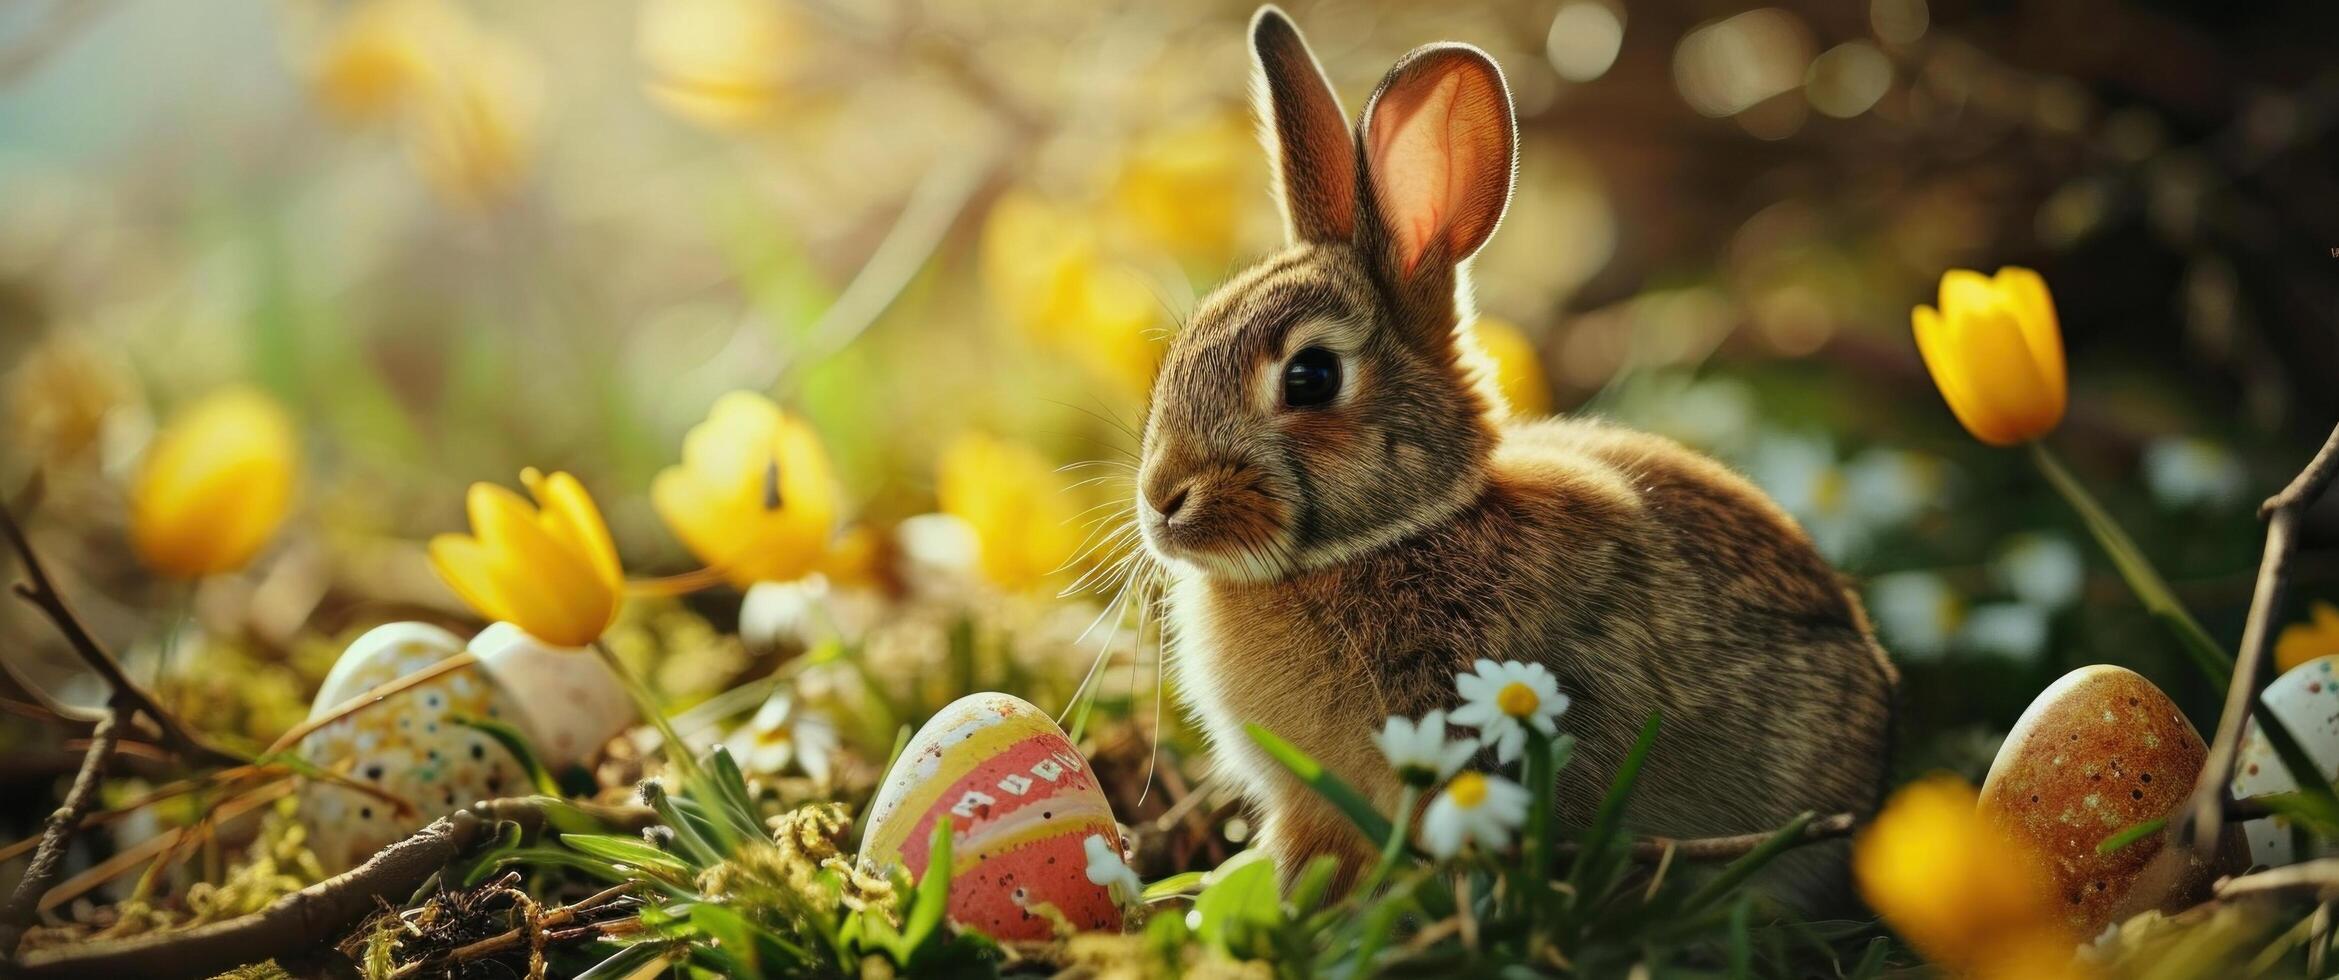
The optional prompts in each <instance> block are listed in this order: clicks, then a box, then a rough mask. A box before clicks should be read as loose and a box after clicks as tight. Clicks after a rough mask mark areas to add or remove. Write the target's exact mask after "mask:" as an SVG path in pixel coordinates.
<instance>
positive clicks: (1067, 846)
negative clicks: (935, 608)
mask: <svg viewBox="0 0 2339 980" xmlns="http://www.w3.org/2000/svg"><path fill="white" fill-rule="evenodd" d="M944 817H948V818H950V821H951V835H950V855H951V868H952V872H951V874H952V877H951V882H950V918H951V919H952V921H955V922H957V923H958V924H960V925H962V926H966V927H969V928H972V929H975V930H978V931H980V932H982V933H983V934H985V935H988V936H991V937H992V938H995V939H1047V938H1049V936H1050V934H1051V933H1052V931H1053V924H1052V923H1051V922H1050V920H1049V919H1048V918H1047V917H1046V916H1045V915H1044V914H1038V913H1035V912H1034V911H1033V909H1034V908H1035V907H1036V906H1038V905H1039V904H1041V903H1047V904H1050V905H1053V906H1055V909H1056V911H1057V912H1058V913H1060V914H1061V915H1062V916H1063V917H1064V918H1065V919H1066V920H1068V921H1070V922H1071V923H1072V924H1073V925H1074V926H1076V927H1078V928H1081V929H1114V928H1119V926H1120V924H1121V913H1120V910H1119V909H1118V907H1116V906H1115V905H1114V904H1113V899H1112V896H1111V894H1110V893H1108V892H1107V891H1106V890H1105V888H1104V886H1102V885H1098V884H1095V883H1094V882H1091V881H1090V880H1089V879H1088V856H1087V852H1086V849H1085V847H1086V841H1087V839H1088V838H1089V837H1091V836H1102V837H1103V838H1104V839H1105V841H1106V842H1107V843H1108V844H1109V845H1110V846H1111V848H1112V849H1113V851H1114V852H1115V853H1118V852H1119V851H1120V850H1121V847H1122V845H1121V834H1120V829H1119V828H1118V827H1117V826H1116V825H1115V824H1114V822H1113V811H1112V807H1111V806H1110V805H1109V804H1107V803H1106V802H1105V796H1104V791H1103V789H1102V788H1100V787H1099V786H1098V785H1097V781H1096V777H1095V774H1094V773H1092V772H1090V771H1089V768H1088V762H1087V760H1086V759H1084V758H1082V757H1081V755H1080V750H1079V749H1077V748H1075V747H1074V746H1073V745H1072V742H1071V740H1070V739H1067V738H1065V737H1064V732H1063V729H1060V728H1057V727H1056V723H1055V721H1054V720H1052V719H1050V718H1049V717H1048V716H1047V715H1046V714H1045V713H1042V712H1041V711H1040V709H1038V708H1035V707H1032V705H1031V703H1030V702H1027V701H1025V700H1023V699H1022V698H1018V697H1013V696H1011V695H1006V694H969V695H967V696H966V697H963V698H960V699H958V700H956V701H953V702H951V703H950V705H949V706H947V707H945V708H943V709H942V710H941V711H940V712H938V713H936V714H935V715H934V717H933V718H932V719H930V720H928V721H927V722H926V725H925V727H923V728H920V729H918V734H917V736H916V737H915V738H912V739H910V743H909V745H908V746H906V747H904V748H903V749H902V754H901V758H900V759H899V760H897V761H895V762H894V764H893V769H892V771H890V772H888V773H887V774H886V777H885V783H884V785H882V786H880V787H879V788H878V790H877V799H876V800H875V802H873V803H871V804H870V807H869V825H868V827H869V829H868V835H867V836H866V837H865V838H864V839H863V840H862V842H861V857H862V859H863V860H865V861H870V862H873V863H876V864H879V865H892V864H900V865H902V866H904V867H907V868H908V869H910V871H911V873H913V874H923V873H924V872H925V868H926V856H927V851H928V848H929V846H930V844H931V842H932V837H933V833H934V826H935V823H936V822H937V821H939V820H941V819H942V818H944Z"/></svg>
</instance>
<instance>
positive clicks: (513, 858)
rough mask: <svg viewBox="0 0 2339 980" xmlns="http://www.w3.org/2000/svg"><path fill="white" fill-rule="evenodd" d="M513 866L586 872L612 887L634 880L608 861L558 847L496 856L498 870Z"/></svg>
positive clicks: (524, 850) (519, 848)
mask: <svg viewBox="0 0 2339 980" xmlns="http://www.w3.org/2000/svg"><path fill="white" fill-rule="evenodd" d="M483 863H485V862H483ZM511 864H533V865H544V866H547V867H555V868H568V869H571V870H574V871H581V872H584V873H585V874H587V875H590V876H592V877H594V878H598V879H600V880H602V881H606V882H608V883H610V884H612V885H614V884H617V883H618V882H621V881H630V880H633V878H634V876H633V875H629V874H626V873H625V872H624V871H621V870H618V868H617V866H616V865H614V864H611V863H610V862H608V861H607V860H604V859H602V858H598V857H588V856H586V855H583V854H579V853H577V852H576V851H567V850H562V849H560V848H557V847H518V848H513V849H511V850H508V851H505V852H503V853H501V854H499V855H496V856H495V859H494V861H493V866H494V867H497V868H501V867H504V866H505V865H511ZM480 880H481V881H485V880H487V879H486V876H484V875H483V876H481V878H480Z"/></svg>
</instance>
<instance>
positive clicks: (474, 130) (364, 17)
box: [310, 0, 543, 203]
mask: <svg viewBox="0 0 2339 980" xmlns="http://www.w3.org/2000/svg"><path fill="white" fill-rule="evenodd" d="M310 75H311V85H312V87H313V88H314V90H315V93H316V97H317V100H318V101H319V102H322V103H324V105H325V106H326V107H327V108H329V109H331V110H332V111H334V112H335V113H336V114H338V115H340V116H342V117H343V118H345V119H348V120H350V121H352V122H373V121H378V120H394V121H395V122H397V123H398V124H399V127H400V131H401V133H402V135H403V137H404V140H405V143H406V150H407V156H408V157H409V158H410V159H411V160H412V162H413V164H414V166H415V169H416V170H418V171H420V172H421V173H422V175H423V176H424V177H425V178H426V179H428V180H429V181H430V182H431V183H432V185H433V186H434V187H436V188H437V189H438V190H439V191H440V192H441V193H443V194H445V195H446V196H448V197H450V198H452V199H455V200H459V201H463V202H466V203H481V202H487V201H492V200H495V199H498V198H500V197H502V196H504V195H505V194H507V193H509V192H510V191H511V189H512V188H514V187H515V186H517V185H518V184H519V182H520V179H521V178H522V177H523V176H525V175H526V173H527V170H528V165H529V162H530V159H531V157H532V156H533V154H534V147H535V141H536V128H537V119H538V116H539V115H540V110H541V106H542V102H543V77H542V70H541V68H539V66H538V65H537V64H536V61H535V59H534V57H533V56H531V55H530V54H529V53H528V52H527V51H526V50H525V49H523V48H521V47H519V46H518V45H515V44H513V43H511V42H510V41H508V40H505V39H503V38H499V37H495V36H491V35H489V34H488V33H486V32H485V31H483V30H482V29H481V28H480V27H479V25H478V24H477V23H475V22H474V21H473V20H472V19H471V17H470V14H469V13H468V11H467V10H466V8H464V7H462V6H461V5H458V4H452V3H447V2H445V0H365V2H361V3H358V4H356V5H355V6H353V7H352V8H351V9H350V10H349V11H348V12H347V13H345V14H343V15H341V17H340V19H339V20H338V21H337V22H336V23H335V24H334V25H333V26H332V27H331V28H330V29H329V31H328V33H327V35H326V37H325V39H324V41H323V42H322V43H321V45H320V46H319V50H318V52H317V55H316V57H315V59H314V60H313V63H312V64H311V67H310Z"/></svg>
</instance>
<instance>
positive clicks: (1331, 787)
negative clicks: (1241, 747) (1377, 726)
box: [1243, 724, 1389, 841]
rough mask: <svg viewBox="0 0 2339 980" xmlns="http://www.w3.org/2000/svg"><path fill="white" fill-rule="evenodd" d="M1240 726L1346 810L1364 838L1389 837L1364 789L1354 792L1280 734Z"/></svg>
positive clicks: (1383, 820)
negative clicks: (1362, 832)
mask: <svg viewBox="0 0 2339 980" xmlns="http://www.w3.org/2000/svg"><path fill="white" fill-rule="evenodd" d="M1243 730H1244V731H1247V732H1249V733H1250V735H1251V741H1253V742H1257V743H1258V744H1259V748H1260V749H1262V750H1264V751H1266V753H1267V755H1268V757H1269V758H1272V759H1274V760H1275V761H1276V762H1278V763H1281V764H1282V766H1283V768H1285V769H1288V770H1291V774H1292V775H1294V776H1297V777H1299V781H1300V782H1303V783H1306V784H1307V785H1308V788H1309V789H1313V790H1315V791H1316V795H1318V796H1321V797H1323V798H1324V799H1325V800H1326V801H1327V802H1329V803H1331V804H1332V806H1333V807H1334V808H1336V809H1338V810H1339V811H1340V812H1341V813H1343V814H1346V815H1347V817H1348V819H1349V820H1350V822H1353V823H1355V824H1356V829H1358V830H1361V831H1364V836H1365V837H1366V838H1367V839H1369V840H1377V841H1385V840H1388V839H1389V819H1388V818H1387V817H1384V816H1381V813H1380V811H1379V810H1375V809H1373V805H1372V801H1370V800H1367V799H1365V798H1364V794H1363V793H1359V792H1357V791H1356V788H1355V787H1353V786H1350V785H1348V783H1347V782H1345V781H1343V780H1342V779H1341V778H1340V777H1338V776H1335V775H1333V774H1332V773H1331V772H1330V771H1329V770H1327V769H1325V768H1324V764H1323V763H1320V762H1317V761H1316V760H1315V759H1314V758H1313V757H1311V756H1309V755H1308V754H1307V753H1306V752H1303V751H1300V748H1299V746H1296V745H1293V744H1291V743H1290V742H1286V741H1284V740H1283V737H1282V736H1280V735H1277V734H1275V733H1274V732H1271V731H1268V730H1267V729H1265V728H1261V727H1259V726H1258V725H1255V724H1245V725H1244V726H1243Z"/></svg>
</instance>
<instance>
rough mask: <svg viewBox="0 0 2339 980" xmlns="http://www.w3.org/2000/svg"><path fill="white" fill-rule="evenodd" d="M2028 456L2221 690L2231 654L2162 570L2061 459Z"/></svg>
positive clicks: (2036, 449)
mask: <svg viewBox="0 0 2339 980" xmlns="http://www.w3.org/2000/svg"><path fill="white" fill-rule="evenodd" d="M2030 458H2031V461H2032V462H2034V463H2037V464H2038V468H2039V472H2041V473H2044V474H2046V477H2047V482H2048V483H2049V484H2052V485H2053V486H2054V488H2055V491H2056V492H2057V493H2060V494H2062V495H2063V499H2064V500H2066V501H2068V502H2070V504H2071V509H2073V510H2076V511H2078V512H2079V519H2080V521H2081V522H2082V523H2084V524H2086V525H2087V530H2088V533H2090V534H2092V535H2094V536H2095V541H2096V543H2097V544H2100V545H2102V546H2103V550H2104V552H2105V553H2106V554H2109V555H2110V556H2111V559H2112V566H2113V567H2115V568H2117V569H2119V571H2120V577H2121V578H2124V579H2126V580H2127V582H2128V588H2129V589H2131V590H2133V591H2135V593H2136V598H2138V599H2141V600H2143V602H2144V608H2145V610H2146V611H2148V612H2150V613H2151V614H2152V615H2153V618H2155V619H2158V620H2160V621H2161V623H2162V624H2163V625H2166V626H2167V627H2168V628H2169V630H2170V632H2173V633H2175V634H2176V637H2177V639H2178V641H2179V645H2180V646H2182V647H2183V648H2184V650H2185V653H2186V655H2187V656H2189V657H2190V658H2191V659H2192V661H2193V665H2194V666H2195V667H2198V668H2200V669H2201V673H2202V674H2203V675H2205V676H2207V677H2208V678H2209V679H2210V680H2211V681H2213V682H2215V683H2216V684H2217V685H2218V686H2220V687H2222V686H2224V685H2225V684H2226V682H2227V680H2228V679H2229V678H2230V677H2231V676H2232V673H2233V667H2232V661H2233V655H2232V654H2231V653H2230V652H2228V651H2227V650H2226V649H2225V648H2224V647H2222V646H2220V645H2218V643H2217V641H2216V640H2215V639H2213V638H2211V637H2210V635H2209V631H2208V630H2205V629H2202V628H2201V623H2200V621H2198V620H2196V619H2194V618H2193V614H2192V613H2190V612H2187V611H2185V606H2184V604H2183V603H2182V602H2179V601H2178V600H2177V596H2176V593H2175V592H2174V591H2173V590H2171V589H2170V588H2169V587H2168V581H2167V580H2166V579H2163V578H2161V577H2160V572H2159V571H2158V570H2157V569H2154V568H2153V567H2152V562H2151V561H2150V560H2149V559H2147V558H2145V557H2144V551H2143V549H2141V548H2138V547H2136V542H2135V540H2134V539H2132V538H2130V537H2128V532H2127V531H2126V530H2124V529H2122V528H2121V527H2120V525H2119V522H2117V521H2114V520H2113V519H2112V515H2111V514H2110V513H2109V512H2108V511H2105V510H2104V508H2103V505H2102V504H2100V503H2097V502H2096V499H2095V496H2094V495H2093V494H2090V493H2088V492H2087V488H2086V487H2085V486H2082V485H2080V483H2079V479H2078V478H2077V477H2074V476H2072V475H2071V471H2070V470H2067V469H2065V468H2063V463H2062V461H2061V460H2058V459H2056V458H2055V454H2054V453H2053V452H2051V451H2049V450H2048V449H2047V446H2046V444H2045V443H2042V442H2034V443H2031V444H2030Z"/></svg>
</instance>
